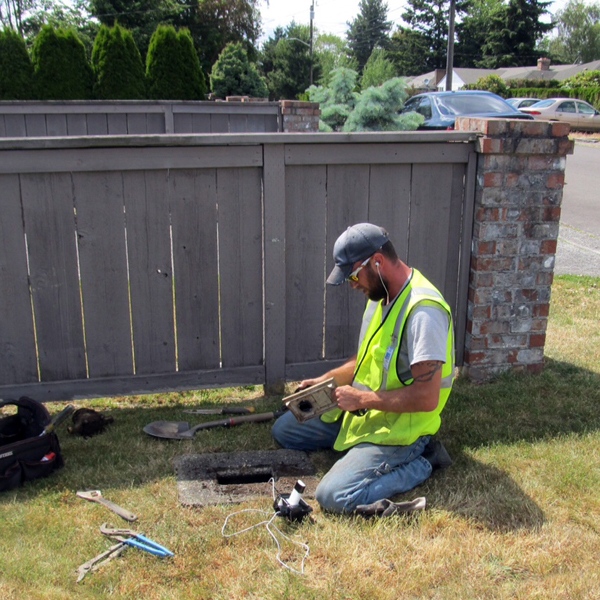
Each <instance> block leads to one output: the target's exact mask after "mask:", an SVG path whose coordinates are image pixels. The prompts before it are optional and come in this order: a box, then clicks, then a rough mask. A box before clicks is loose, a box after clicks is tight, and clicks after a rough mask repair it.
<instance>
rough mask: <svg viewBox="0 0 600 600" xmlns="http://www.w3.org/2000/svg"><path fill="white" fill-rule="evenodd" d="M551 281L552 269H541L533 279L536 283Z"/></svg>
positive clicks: (544, 283)
mask: <svg viewBox="0 0 600 600" xmlns="http://www.w3.org/2000/svg"><path fill="white" fill-rule="evenodd" d="M553 281H554V273H553V272H552V271H542V272H540V273H538V274H537V277H536V279H535V283H536V284H537V285H552V282H553ZM546 316H547V315H546Z"/></svg>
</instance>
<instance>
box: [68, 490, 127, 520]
mask: <svg viewBox="0 0 600 600" xmlns="http://www.w3.org/2000/svg"><path fill="white" fill-rule="evenodd" d="M77 496H78V497H79V498H83V499H84V500H90V501H91V502H98V503H99V504H104V506H106V508H108V509H109V510H112V511H113V512H114V513H117V514H118V515H119V516H120V517H122V518H123V519H125V520H126V521H137V516H136V515H134V514H133V513H132V512H129V511H128V510H125V509H124V508H121V507H120V506H117V505H116V504H115V503H114V502H111V501H110V500H107V499H106V498H103V497H102V493H101V492H100V490H88V491H87V492H77Z"/></svg>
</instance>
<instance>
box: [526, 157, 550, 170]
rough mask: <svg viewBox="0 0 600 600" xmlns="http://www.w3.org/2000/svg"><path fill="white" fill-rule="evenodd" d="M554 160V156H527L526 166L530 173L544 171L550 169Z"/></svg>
mask: <svg viewBox="0 0 600 600" xmlns="http://www.w3.org/2000/svg"><path fill="white" fill-rule="evenodd" d="M555 160H556V159H555V157H554V156H543V155H542V156H529V157H528V158H527V166H528V167H529V169H530V170H531V171H546V170H548V169H551V168H552V166H553V165H554V161H555Z"/></svg>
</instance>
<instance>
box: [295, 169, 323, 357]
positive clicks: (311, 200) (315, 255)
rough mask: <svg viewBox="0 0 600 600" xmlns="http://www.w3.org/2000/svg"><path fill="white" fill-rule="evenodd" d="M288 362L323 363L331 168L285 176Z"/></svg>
mask: <svg viewBox="0 0 600 600" xmlns="http://www.w3.org/2000/svg"><path fill="white" fill-rule="evenodd" d="M285 199H286V323H287V326H286V350H285V356H286V362H287V363H288V364H289V363H294V362H299V361H310V360H314V361H318V360H321V359H322V358H323V319H324V317H325V313H324V308H323V299H324V297H325V273H324V271H323V265H324V261H325V256H326V254H327V253H328V252H330V249H328V248H326V242H325V235H326V229H327V225H326V223H327V213H326V211H327V167H325V166H305V167H288V168H287V172H286V191H285Z"/></svg>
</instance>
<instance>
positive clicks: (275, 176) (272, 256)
mask: <svg viewBox="0 0 600 600" xmlns="http://www.w3.org/2000/svg"><path fill="white" fill-rule="evenodd" d="M284 158H285V157H284V146H283V144H273V145H268V146H265V148H264V161H265V162H264V174H263V178H264V192H263V203H264V211H265V214H266V215H269V218H268V219H265V222H264V232H265V233H264V235H265V258H264V269H265V273H264V286H265V333H264V336H265V381H266V383H267V385H268V386H271V385H277V382H280V381H282V380H283V379H284V378H285V340H286V320H285V302H286V297H287V296H286V277H285V245H286V244H285V242H286V239H285V235H286V231H285V220H286V216H285V213H286V203H285V201H282V199H283V198H285V178H286V171H285V160H284Z"/></svg>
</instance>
